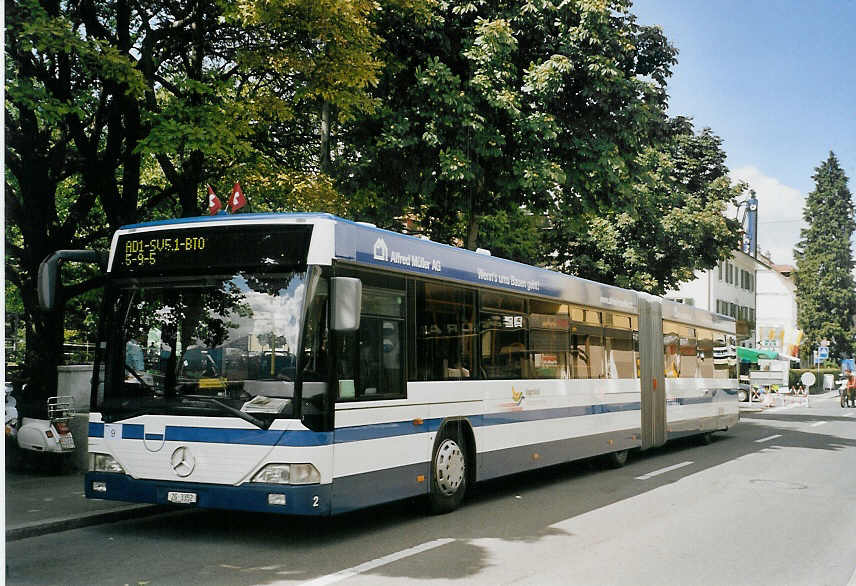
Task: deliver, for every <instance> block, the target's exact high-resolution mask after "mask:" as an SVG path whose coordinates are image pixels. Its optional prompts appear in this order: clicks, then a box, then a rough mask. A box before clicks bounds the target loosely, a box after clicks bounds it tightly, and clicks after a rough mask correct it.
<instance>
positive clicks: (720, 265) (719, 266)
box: [716, 262, 722, 281]
mask: <svg viewBox="0 0 856 586" xmlns="http://www.w3.org/2000/svg"><path fill="white" fill-rule="evenodd" d="M716 268H717V269H719V280H720V281H721V280H722V262H719V263H717V264H716Z"/></svg>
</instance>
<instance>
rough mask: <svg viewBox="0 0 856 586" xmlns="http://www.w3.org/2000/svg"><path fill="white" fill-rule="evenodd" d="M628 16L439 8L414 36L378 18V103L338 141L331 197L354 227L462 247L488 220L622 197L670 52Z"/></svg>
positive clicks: (605, 6)
mask: <svg viewBox="0 0 856 586" xmlns="http://www.w3.org/2000/svg"><path fill="white" fill-rule="evenodd" d="M628 8H629V2H625V1H622V0H618V1H613V2H603V3H593V2H562V3H561V4H555V3H552V2H546V1H545V2H524V1H521V2H500V3H492V2H469V1H451V2H443V3H441V4H440V6H439V10H437V11H436V13H435V15H434V17H433V18H432V19H431V20H430V21H429V22H428V23H427V24H423V23H419V22H417V23H412V22H401V20H400V19H398V18H397V17H396V15H394V14H385V15H384V18H383V19H382V20H381V22H380V23H379V31H380V34H381V36H382V37H383V38H384V40H385V42H384V46H383V50H384V53H383V54H384V60H385V62H386V63H387V67H386V69H385V71H384V75H383V77H382V79H381V81H380V83H379V84H378V88H377V95H378V96H383V102H382V105H381V107H380V108H379V110H378V113H377V114H376V115H375V116H373V117H370V118H368V119H366V120H363V121H360V122H359V123H358V124H355V125H353V127H352V128H351V129H350V131H349V133H348V136H347V138H346V142H347V143H348V145H349V147H350V148H349V149H348V150H347V151H346V152H345V156H344V157H343V158H342V160H343V163H344V164H343V165H342V166H341V167H340V168H339V171H340V174H339V175H338V179H339V185H342V186H343V189H345V190H346V191H347V192H348V193H350V194H352V196H353V198H354V201H355V203H356V204H357V205H358V206H360V208H361V211H362V213H363V215H364V216H365V217H366V218H367V219H371V220H373V221H375V222H376V223H379V224H381V225H387V226H389V225H391V224H394V223H395V222H396V220H395V218H394V216H395V215H399V216H400V215H408V216H411V217H413V218H414V219H415V220H416V221H417V222H416V223H417V228H418V229H421V231H423V232H426V233H428V234H429V235H431V236H432V237H433V238H434V239H437V240H440V241H444V242H455V241H459V242H463V243H464V245H465V246H466V247H468V248H474V247H475V246H476V245H477V244H478V243H479V224H480V221H481V218H482V217H485V216H489V215H492V214H494V213H497V212H504V213H506V214H508V213H514V211H513V210H514V209H516V208H519V207H520V206H521V205H525V206H526V208H527V209H528V210H529V212H530V213H533V214H543V213H547V212H551V211H553V210H556V209H559V210H561V212H562V213H568V212H573V213H579V212H580V211H582V210H584V209H588V208H600V207H604V206H608V205H611V204H615V203H621V202H625V201H628V200H630V199H632V197H631V194H630V192H629V191H628V189H627V185H626V183H627V179H628V177H630V175H629V173H630V171H631V170H632V169H633V168H635V166H636V163H635V161H636V157H637V155H638V154H639V152H640V151H641V149H642V146H643V145H644V144H645V143H646V142H647V138H648V136H649V135H650V134H651V133H652V132H653V131H654V130H655V129H656V123H657V122H658V121H660V120H662V119H664V118H665V116H664V113H663V108H664V105H665V80H666V78H667V77H668V76H669V74H670V67H671V65H672V64H673V63H674V55H675V51H674V49H673V48H672V47H671V46H669V44H668V43H667V41H666V39H665V37H664V36H663V35H662V32H661V31H660V30H659V29H657V28H655V27H640V26H638V25H637V24H636V22H635V17H634V16H633V15H632V14H630V13H629V10H628ZM390 204H393V205H390Z"/></svg>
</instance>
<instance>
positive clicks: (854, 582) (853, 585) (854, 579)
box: [847, 568, 856, 586]
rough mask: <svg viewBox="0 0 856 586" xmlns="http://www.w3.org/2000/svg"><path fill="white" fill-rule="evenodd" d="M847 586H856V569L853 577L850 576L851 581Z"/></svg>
mask: <svg viewBox="0 0 856 586" xmlns="http://www.w3.org/2000/svg"><path fill="white" fill-rule="evenodd" d="M847 586H856V568H853V575H852V576H850V581H849V582H847Z"/></svg>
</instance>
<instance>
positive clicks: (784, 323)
mask: <svg viewBox="0 0 856 586" xmlns="http://www.w3.org/2000/svg"><path fill="white" fill-rule="evenodd" d="M758 260H759V261H760V262H759V267H758V270H757V272H756V280H757V293H756V299H757V306H758V311H757V325H758V328H757V329H758V347H759V348H762V349H764V350H775V351H776V352H781V353H789V352H791V351H792V348H790V346H792V345H794V344H799V339H798V334H797V297H796V285H795V284H794V279H793V273H794V270H795V269H794V267H792V266H790V265H777V264H774V263H773V262H772V260H771V259H770V258H769V257H767V256H764V255H760V256H759V257H758Z"/></svg>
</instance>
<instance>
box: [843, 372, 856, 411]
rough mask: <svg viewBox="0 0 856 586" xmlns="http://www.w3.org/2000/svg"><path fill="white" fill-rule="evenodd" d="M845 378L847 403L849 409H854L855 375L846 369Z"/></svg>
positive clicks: (855, 403) (855, 394)
mask: <svg viewBox="0 0 856 586" xmlns="http://www.w3.org/2000/svg"><path fill="white" fill-rule="evenodd" d="M845 375H846V376H847V402H848V405H849V406H850V407H856V374H853V372H852V371H851V370H850V369H849V368H848V369H847V371H846V372H845Z"/></svg>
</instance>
